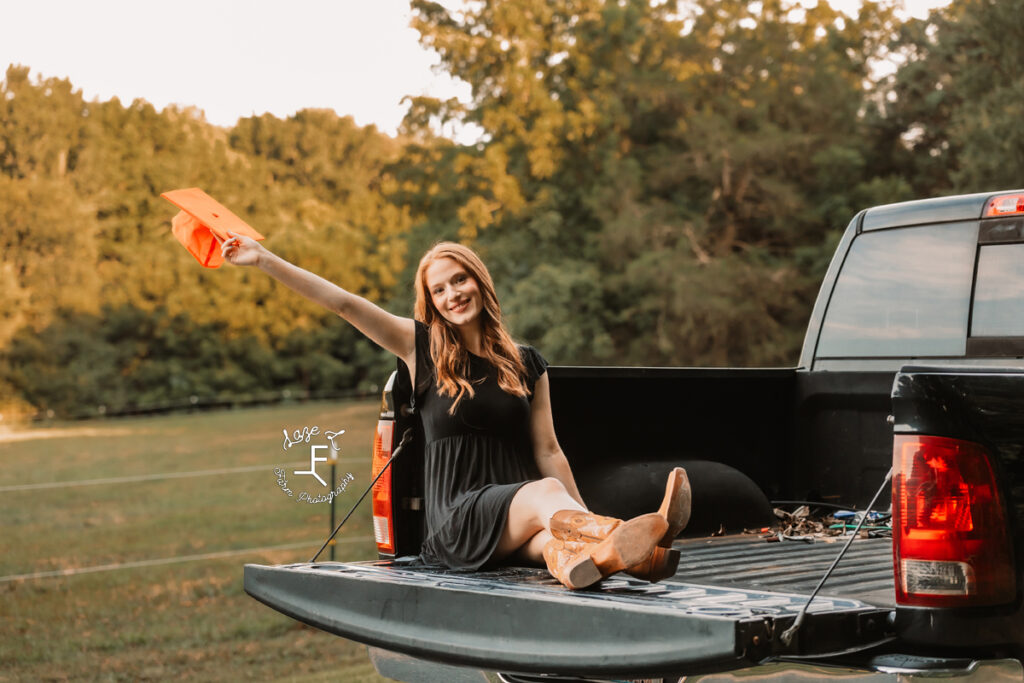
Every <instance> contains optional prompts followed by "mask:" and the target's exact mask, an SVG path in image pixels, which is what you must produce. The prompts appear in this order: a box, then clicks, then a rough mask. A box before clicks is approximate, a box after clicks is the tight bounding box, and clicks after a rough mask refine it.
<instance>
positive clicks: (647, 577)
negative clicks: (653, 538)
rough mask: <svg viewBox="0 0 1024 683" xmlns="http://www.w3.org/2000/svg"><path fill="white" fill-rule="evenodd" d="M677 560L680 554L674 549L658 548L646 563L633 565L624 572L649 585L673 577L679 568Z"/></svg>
mask: <svg viewBox="0 0 1024 683" xmlns="http://www.w3.org/2000/svg"><path fill="white" fill-rule="evenodd" d="M679 558H680V553H679V551H678V550H676V549H675V548H663V547H661V546H658V547H657V548H655V549H654V552H653V553H652V554H651V557H650V558H649V559H648V560H647V561H646V562H641V563H640V564H637V565H633V566H632V567H630V568H629V569H627V570H626V573H627V574H629V575H630V576H632V577H635V578H637V579H643V580H644V581H650V582H651V583H655V582H656V581H663V580H665V579H668V578H671V577H673V576H675V574H676V569H678V568H679Z"/></svg>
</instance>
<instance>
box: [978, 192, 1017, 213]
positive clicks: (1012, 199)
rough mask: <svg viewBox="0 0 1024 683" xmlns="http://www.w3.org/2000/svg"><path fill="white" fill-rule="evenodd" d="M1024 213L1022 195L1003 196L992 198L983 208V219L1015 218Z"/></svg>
mask: <svg viewBox="0 0 1024 683" xmlns="http://www.w3.org/2000/svg"><path fill="white" fill-rule="evenodd" d="M1022 213H1024V194H1004V195H1003V196H1001V197H993V198H992V199H990V200H988V204H987V205H986V206H985V217H986V218H988V217H991V216H1015V215H1017V214H1022Z"/></svg>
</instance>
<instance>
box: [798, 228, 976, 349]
mask: <svg viewBox="0 0 1024 683" xmlns="http://www.w3.org/2000/svg"><path fill="white" fill-rule="evenodd" d="M977 243H978V223H977V222H976V221H971V222H962V223H949V224H945V225H929V226H922V227H914V228H900V229H895V230H884V231H878V232H868V233H863V234H861V235H859V236H858V237H857V239H855V240H854V241H853V244H852V245H851V247H850V252H849V254H848V255H847V257H846V261H845V262H844V263H843V269H842V271H841V272H840V274H839V278H838V280H837V281H836V286H835V289H834V290H833V292H832V298H831V300H830V301H829V307H828V311H827V313H826V314H825V322H824V325H823V327H822V332H821V338H820V339H819V342H818V350H817V356H818V357H830V358H849V357H861V358H863V357H886V356H889V357H913V356H963V355H964V353H965V350H966V344H967V315H968V310H969V306H970V295H971V277H972V275H973V272H974V255H975V253H976V250H977Z"/></svg>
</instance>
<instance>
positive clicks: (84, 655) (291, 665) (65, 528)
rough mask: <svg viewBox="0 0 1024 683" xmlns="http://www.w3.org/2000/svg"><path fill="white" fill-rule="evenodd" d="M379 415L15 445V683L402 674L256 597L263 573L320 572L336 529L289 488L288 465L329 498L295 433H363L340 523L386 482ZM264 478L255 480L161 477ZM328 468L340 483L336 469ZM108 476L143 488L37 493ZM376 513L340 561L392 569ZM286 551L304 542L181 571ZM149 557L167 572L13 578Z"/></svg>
mask: <svg viewBox="0 0 1024 683" xmlns="http://www.w3.org/2000/svg"><path fill="white" fill-rule="evenodd" d="M377 405H378V404H377V402H376V401H363V402H337V403H307V404H298V405H287V406H277V407H271V408H266V407H263V408H251V409H244V410H231V411H219V412H208V413H196V414H190V415H173V416H166V417H152V418H130V419H129V418H125V419H108V420H101V421H93V422H74V423H65V424H58V425H54V426H52V427H49V428H46V429H36V430H33V431H32V432H29V433H24V432H22V433H18V432H14V433H7V434H4V433H0V520H2V522H0V527H2V540H0V546H2V549H3V551H2V553H0V681H63V680H101V681H108V680H109V681H122V680H124V681H129V680H130V681H137V680H168V679H177V680H199V681H205V680H211V681H222V680H223V681H232V680H243V679H249V680H255V681H263V680H285V681H328V680H338V681H383V680H385V679H383V678H381V677H379V676H378V675H377V674H376V672H375V671H374V669H373V666H372V665H371V664H370V662H369V660H368V658H367V656H366V651H365V648H363V646H361V645H359V644H357V643H353V642H350V641H347V640H344V639H342V638H338V637H336V636H333V635H330V634H327V633H323V632H321V631H318V630H315V629H311V628H309V627H306V626H304V625H302V624H299V623H298V622H295V621H293V620H292V619H289V618H288V617H285V616H283V615H281V614H279V613H277V612H275V611H273V610H271V609H270V608H268V607H265V606H263V605H262V604H260V603H258V602H256V601H255V600H253V599H252V598H250V597H249V596H248V595H246V594H245V593H244V591H243V590H242V566H243V565H244V564H245V563H248V562H255V563H262V564H277V563H286V562H298V561H305V560H308V559H309V558H310V557H311V556H312V554H313V553H314V552H316V550H317V548H319V546H320V543H322V542H323V539H324V538H326V536H327V533H328V526H329V514H330V506H329V505H327V504H326V503H320V504H310V503H305V502H298V501H297V500H296V499H295V498H289V497H288V496H287V495H286V494H285V493H284V492H283V491H282V490H281V488H280V487H279V486H278V484H277V476H276V475H275V474H274V468H275V466H277V465H281V466H284V465H288V467H287V471H288V473H289V475H288V486H289V487H290V488H291V489H292V490H293V491H295V492H296V495H297V494H298V492H299V491H301V490H308V491H310V492H316V491H317V490H319V491H323V490H324V489H322V488H321V487H320V484H319V483H317V482H316V481H315V480H314V479H313V478H312V477H310V476H306V475H294V474H291V472H292V470H295V469H308V462H309V445H308V444H303V445H301V446H295V447H293V448H291V449H290V450H289V451H287V452H285V451H284V450H283V449H282V445H283V441H284V435H283V433H282V430H283V429H288V430H289V431H292V430H295V429H301V428H302V427H304V426H310V427H311V426H313V425H317V426H319V428H320V431H321V432H323V431H324V430H331V431H336V430H338V429H345V430H346V433H345V434H344V435H343V436H341V437H339V439H338V444H339V446H340V447H341V461H340V462H339V465H338V468H337V472H338V478H339V479H341V478H342V477H344V476H345V475H346V474H347V473H351V474H352V475H353V477H354V481H353V482H352V483H351V484H350V485H349V486H348V488H347V489H346V491H345V492H344V494H342V495H341V496H340V498H339V499H338V502H337V503H336V510H337V511H338V514H339V519H340V515H341V514H343V513H344V512H345V511H347V510H348V508H349V507H350V506H351V505H352V504H353V503H354V502H355V500H356V499H357V498H358V496H359V494H360V493H362V491H363V490H364V489H365V488H366V486H367V485H368V484H369V481H370V476H369V475H370V467H369V459H370V458H369V455H370V449H371V446H372V437H373V428H374V424H375V420H376V409H377ZM311 443H326V440H325V439H324V438H323V437H322V436H320V437H314V438H313V441H312V442H311ZM320 453H321V454H322V453H323V451H320ZM300 463H303V464H301V465H300ZM247 466H249V467H250V468H254V469H252V470H251V471H243V472H234V473H218V474H205V475H201V476H187V477H178V478H166V479H145V478H144V477H145V476H146V475H162V474H168V473H186V472H196V471H204V470H220V469H233V468H244V467H247ZM317 470H318V472H320V474H321V476H324V477H325V478H326V476H327V473H328V471H329V470H328V467H327V466H326V465H324V464H322V463H320V464H318V465H317ZM95 479H120V480H123V479H129V480H128V481H106V482H103V483H92V484H87V485H62V486H59V487H39V486H35V487H33V485H38V484H47V483H51V482H76V481H78V482H81V481H83V480H95ZM363 505H364V506H367V503H366V502H365V501H364V503H363ZM368 510H369V508H368V507H363V508H361V509H360V510H359V512H357V513H356V514H355V515H353V517H352V519H350V520H349V522H348V524H346V526H345V528H344V529H342V532H341V533H340V534H339V537H338V538H339V540H340V541H341V542H340V543H339V544H338V545H337V546H336V559H338V560H366V559H374V558H376V550H375V546H374V544H373V541H372V531H371V527H370V516H369V512H368ZM286 544H303V545H302V547H298V548H295V549H290V550H274V551H264V552H242V553H238V554H234V555H231V556H227V557H215V558H208V559H186V560H185V561H181V558H182V557H185V558H188V556H202V555H206V554H215V553H219V552H222V551H238V550H242V551H245V550H246V549H252V548H266V547H272V546H280V545H286ZM326 556H327V551H324V555H323V556H322V557H326ZM176 558H177V559H176ZM148 560H167V562H166V563H153V564H150V565H148V566H136V567H122V568H116V569H103V570H101V571H90V572H85V573H78V574H71V575H61V576H41V577H35V578H12V577H17V576H19V575H25V574H33V573H44V572H56V571H62V570H74V569H79V570H81V569H83V568H90V567H91V568H96V567H104V566H106V565H118V564H124V563H133V562H140V561H148Z"/></svg>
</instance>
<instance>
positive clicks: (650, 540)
mask: <svg viewBox="0 0 1024 683" xmlns="http://www.w3.org/2000/svg"><path fill="white" fill-rule="evenodd" d="M563 512H564V511H563ZM615 521H616V522H619V523H618V524H616V525H615V526H614V528H613V529H612V531H611V532H610V533H609V534H608V535H607V536H606V537H605V538H604V539H603V540H601V541H600V542H583V541H572V540H569V541H566V540H563V539H559V538H553V539H552V540H550V541H548V543H547V545H546V546H545V547H544V553H543V554H544V561H545V562H546V563H547V566H548V571H550V572H551V575H552V576H554V577H555V578H556V579H558V580H559V581H560V582H562V584H563V585H565V586H566V587H568V588H571V589H573V590H576V589H580V588H586V587H587V586H590V585H592V584H594V583H597V582H598V581H600V580H601V579H602V578H604V577H606V576H611V575H612V574H615V573H616V572H621V571H623V570H624V569H626V568H628V567H632V566H633V565H635V564H640V563H642V562H646V561H647V559H648V558H649V557H650V556H651V553H653V552H654V548H655V546H656V545H657V543H658V539H659V538H661V537H662V536H664V535H665V531H666V529H667V528H668V524H667V523H666V522H665V518H664V517H662V516H661V515H658V514H656V513H651V514H648V515H641V516H640V517H634V518H633V519H631V520H629V521H628V522H622V521H621V520H615Z"/></svg>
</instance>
